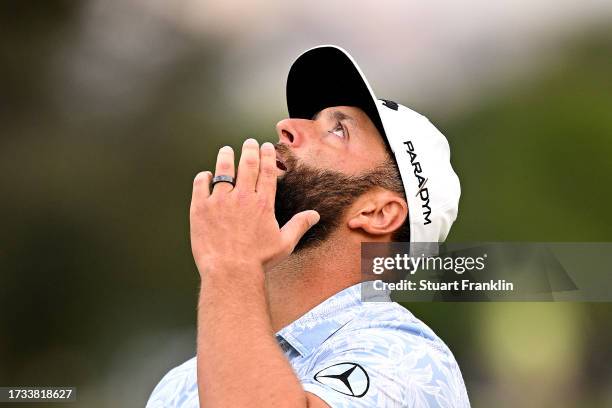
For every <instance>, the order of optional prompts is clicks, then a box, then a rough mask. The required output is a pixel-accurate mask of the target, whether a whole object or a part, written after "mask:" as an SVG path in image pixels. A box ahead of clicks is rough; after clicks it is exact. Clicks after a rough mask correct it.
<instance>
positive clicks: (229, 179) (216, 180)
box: [212, 175, 236, 188]
mask: <svg viewBox="0 0 612 408" xmlns="http://www.w3.org/2000/svg"><path fill="white" fill-rule="evenodd" d="M217 183H230V184H231V185H232V187H236V179H235V178H234V177H232V176H226V175H221V176H215V177H213V179H212V186H213V188H214V187H215V184H217Z"/></svg>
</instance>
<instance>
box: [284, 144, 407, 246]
mask: <svg viewBox="0 0 612 408" xmlns="http://www.w3.org/2000/svg"><path fill="white" fill-rule="evenodd" d="M276 150H277V152H278V153H279V154H280V156H281V157H282V158H283V160H284V164H285V167H286V168H287V171H286V173H285V174H284V176H282V177H280V178H279V179H278V183H277V187H276V199H275V202H274V211H275V215H276V220H277V221H278V224H279V226H281V227H282V226H283V225H285V224H286V223H287V221H289V220H290V219H291V217H293V216H294V215H295V214H297V213H299V212H302V211H306V210H316V211H317V212H318V213H319V215H320V216H321V218H320V220H319V222H318V223H316V224H315V225H313V226H312V227H311V228H310V229H309V230H308V231H307V232H306V233H305V234H304V236H302V238H301V239H300V241H299V242H298V244H297V245H296V247H295V249H294V251H293V252H294V253H296V252H299V251H302V250H304V249H306V248H315V247H317V246H319V245H320V244H322V243H323V242H325V241H326V240H327V239H328V238H329V236H330V234H331V233H332V232H334V231H335V230H336V229H338V227H339V225H340V223H341V221H342V219H343V217H344V215H345V214H346V211H347V210H348V208H349V207H350V206H351V205H352V204H353V203H354V202H355V200H356V199H357V198H359V196H361V195H362V194H364V193H365V192H367V191H369V190H370V189H372V188H374V187H376V186H378V187H383V188H387V189H389V190H391V191H396V192H399V193H400V194H401V195H402V196H403V194H404V193H403V185H402V184H401V181H400V182H399V184H398V182H397V177H394V176H395V175H396V174H397V173H394V172H397V167H396V165H395V162H394V161H393V160H392V159H390V158H387V160H386V161H384V162H383V163H381V164H380V165H378V166H376V167H375V168H374V169H372V170H369V171H366V172H364V173H361V174H358V175H346V174H344V173H342V172H339V171H336V170H329V169H318V168H315V167H312V166H308V165H306V164H304V163H302V162H300V161H299V160H298V159H297V157H295V155H293V153H292V152H291V150H290V149H289V148H288V147H287V146H286V145H284V144H277V145H276Z"/></svg>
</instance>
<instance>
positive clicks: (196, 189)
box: [190, 139, 319, 276]
mask: <svg viewBox="0 0 612 408" xmlns="http://www.w3.org/2000/svg"><path fill="white" fill-rule="evenodd" d="M215 175H216V176H219V175H227V176H232V177H234V151H233V150H232V148H231V147H229V146H225V147H223V148H221V149H220V150H219V154H218V156H217V165H216V169H215ZM276 177H277V168H276V151H275V149H274V146H273V145H272V144H271V143H264V144H263V145H262V146H261V149H260V148H259V145H258V143H257V141H256V140H254V139H247V140H246V141H245V142H244V144H243V146H242V156H241V157H240V163H239V165H238V176H237V179H236V186H235V187H232V185H231V184H230V183H225V182H222V183H217V184H216V185H215V187H214V189H213V191H212V192H211V187H210V183H211V181H212V174H211V173H210V172H209V171H206V172H202V173H199V174H198V175H197V176H196V177H195V180H194V182H193V195H192V198H191V209H190V224H191V249H192V252H193V256H194V259H195V262H196V265H197V267H198V270H199V271H200V275H201V276H203V274H204V273H205V271H206V270H207V268H209V267H210V266H214V265H218V264H224V265H227V264H228V263H230V264H234V265H235V264H250V265H252V264H253V263H254V262H255V263H256V264H257V265H260V266H261V267H262V268H263V270H265V269H267V268H270V267H272V266H274V265H275V264H277V263H278V262H280V261H282V260H283V259H285V258H286V257H288V256H289V255H290V254H291V252H293V249H294V248H295V246H296V245H297V243H298V241H299V240H300V238H301V237H302V236H303V235H304V234H305V233H306V231H307V230H308V229H309V228H310V227H311V226H313V225H314V224H316V223H317V222H318V221H319V214H318V213H317V212H316V211H313V210H310V211H303V212H301V213H298V214H296V215H294V216H293V218H291V220H289V222H287V224H285V225H284V226H283V227H282V228H279V225H278V222H277V221H276V218H275V216H274V198H275V194H276Z"/></svg>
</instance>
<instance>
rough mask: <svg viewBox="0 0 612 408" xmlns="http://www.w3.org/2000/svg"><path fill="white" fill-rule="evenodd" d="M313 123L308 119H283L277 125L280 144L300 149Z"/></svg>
mask: <svg viewBox="0 0 612 408" xmlns="http://www.w3.org/2000/svg"><path fill="white" fill-rule="evenodd" d="M310 127H312V121H311V120H307V119H283V120H281V121H280V122H278V123H277V124H276V133H277V134H278V141H279V142H280V143H283V144H286V145H289V146H291V147H299V146H301V145H302V144H304V141H305V140H306V138H307V135H308V133H309V131H311V129H310Z"/></svg>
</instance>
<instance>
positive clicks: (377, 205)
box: [348, 188, 408, 236]
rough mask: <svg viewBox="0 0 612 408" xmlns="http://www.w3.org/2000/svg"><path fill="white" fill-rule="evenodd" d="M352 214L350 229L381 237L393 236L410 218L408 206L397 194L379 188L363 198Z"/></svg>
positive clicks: (356, 204)
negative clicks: (407, 218)
mask: <svg viewBox="0 0 612 408" xmlns="http://www.w3.org/2000/svg"><path fill="white" fill-rule="evenodd" d="M350 214H351V215H350V218H349V220H348V227H349V228H351V229H362V230H364V231H365V232H366V233H368V234H371V235H378V236H381V235H387V234H392V233H393V232H395V231H396V230H397V229H398V228H400V227H401V226H402V224H403V223H404V221H405V220H406V217H408V205H407V204H406V201H405V200H404V199H403V198H401V197H400V196H399V195H398V194H397V193H393V192H391V191H389V190H385V189H382V188H377V189H374V190H372V191H368V192H367V193H365V194H364V195H363V196H361V197H360V198H359V199H358V200H357V201H356V202H355V203H354V204H353V206H352V211H351V212H350Z"/></svg>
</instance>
